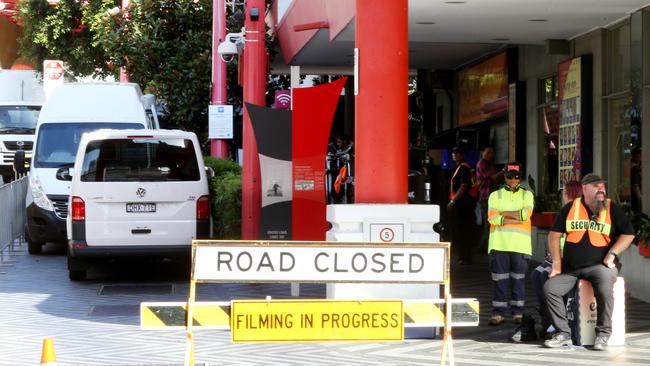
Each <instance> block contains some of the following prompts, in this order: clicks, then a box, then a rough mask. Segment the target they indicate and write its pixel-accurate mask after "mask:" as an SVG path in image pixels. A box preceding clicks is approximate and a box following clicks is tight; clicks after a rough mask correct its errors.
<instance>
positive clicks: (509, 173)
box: [488, 162, 535, 325]
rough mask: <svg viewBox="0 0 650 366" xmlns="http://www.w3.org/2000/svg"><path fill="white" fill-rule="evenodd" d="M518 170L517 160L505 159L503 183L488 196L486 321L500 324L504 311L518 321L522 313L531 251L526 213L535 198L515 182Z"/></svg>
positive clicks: (531, 207)
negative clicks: (488, 301) (488, 305)
mask: <svg viewBox="0 0 650 366" xmlns="http://www.w3.org/2000/svg"><path fill="white" fill-rule="evenodd" d="M521 174H522V172H521V165H520V164H519V163H515V162H512V163H508V164H507V165H506V172H505V180H506V184H505V185H504V186H503V187H502V188H501V189H498V190H496V191H494V192H492V193H491V194H490V198H489V199H488V220H489V222H490V240H489V243H488V255H489V264H488V265H489V268H490V273H491V275H492V281H493V284H494V287H493V293H492V316H491V317H490V320H489V321H488V324H490V325H500V324H502V323H503V322H504V320H505V316H506V313H507V312H508V311H510V312H512V319H513V321H514V322H515V323H517V324H521V321H522V318H523V314H524V300H525V298H526V294H525V289H526V283H525V279H526V272H527V271H528V262H529V261H530V256H531V254H532V251H533V245H532V238H531V235H532V234H531V232H532V227H531V223H530V216H531V215H532V214H533V206H534V204H535V198H534V197H533V193H532V192H530V191H528V190H526V189H524V188H523V187H521V186H520V185H519V184H520V182H521ZM508 300H509V301H508Z"/></svg>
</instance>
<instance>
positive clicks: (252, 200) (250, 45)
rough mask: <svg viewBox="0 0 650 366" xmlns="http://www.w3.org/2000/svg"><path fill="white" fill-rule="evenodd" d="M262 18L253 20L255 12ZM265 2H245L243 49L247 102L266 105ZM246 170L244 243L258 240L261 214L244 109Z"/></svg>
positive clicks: (250, 131)
mask: <svg viewBox="0 0 650 366" xmlns="http://www.w3.org/2000/svg"><path fill="white" fill-rule="evenodd" d="M254 8H257V12H258V13H259V18H258V19H257V20H252V19H251V15H252V13H253V9H254ZM265 9H266V7H265V4H264V0H247V1H246V13H245V14H246V21H245V23H244V26H245V27H246V43H245V45H244V102H248V103H254V104H257V105H265V104H266V103H265V99H264V92H265V90H266V78H267V75H266V48H265V45H264V41H265V37H264V32H265V29H264V15H265ZM242 145H243V150H244V166H243V171H242V218H241V226H242V239H244V240H251V239H257V238H258V237H259V227H260V212H261V203H262V197H261V187H260V183H261V180H260V161H259V157H258V155H257V144H256V143H255V134H254V133H253V127H252V125H251V120H250V116H249V115H248V111H247V110H246V108H244V126H243V141H242Z"/></svg>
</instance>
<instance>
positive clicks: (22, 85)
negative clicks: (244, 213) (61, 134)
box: [0, 70, 44, 184]
mask: <svg viewBox="0 0 650 366" xmlns="http://www.w3.org/2000/svg"><path fill="white" fill-rule="evenodd" d="M43 100H44V93H43V85H42V84H41V82H40V79H39V78H38V76H37V75H36V73H35V72H34V71H27V70H0V175H2V177H1V178H0V179H2V180H0V184H2V182H3V181H4V182H5V183H8V182H9V181H10V180H11V177H12V175H13V171H14V168H13V162H14V155H15V154H16V151H18V150H23V151H25V156H27V157H30V156H31V152H32V146H33V144H34V132H35V130H36V121H37V120H38V113H39V111H40V110H41V106H42V105H43Z"/></svg>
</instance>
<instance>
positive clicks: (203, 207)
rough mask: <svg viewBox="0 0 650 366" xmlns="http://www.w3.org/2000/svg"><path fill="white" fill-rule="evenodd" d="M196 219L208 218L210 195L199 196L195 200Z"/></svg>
mask: <svg viewBox="0 0 650 366" xmlns="http://www.w3.org/2000/svg"><path fill="white" fill-rule="evenodd" d="M196 219H197V220H208V219H210V196H201V197H199V199H198V200H196Z"/></svg>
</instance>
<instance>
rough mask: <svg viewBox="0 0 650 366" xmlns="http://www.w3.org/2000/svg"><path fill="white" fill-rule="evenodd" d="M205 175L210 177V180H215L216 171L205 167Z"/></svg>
mask: <svg viewBox="0 0 650 366" xmlns="http://www.w3.org/2000/svg"><path fill="white" fill-rule="evenodd" d="M205 174H206V175H207V176H208V179H210V178H214V169H212V168H211V167H209V166H206V167H205Z"/></svg>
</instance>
